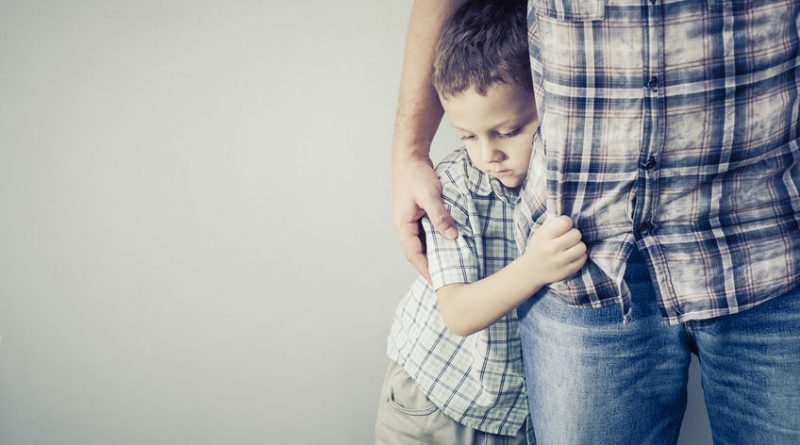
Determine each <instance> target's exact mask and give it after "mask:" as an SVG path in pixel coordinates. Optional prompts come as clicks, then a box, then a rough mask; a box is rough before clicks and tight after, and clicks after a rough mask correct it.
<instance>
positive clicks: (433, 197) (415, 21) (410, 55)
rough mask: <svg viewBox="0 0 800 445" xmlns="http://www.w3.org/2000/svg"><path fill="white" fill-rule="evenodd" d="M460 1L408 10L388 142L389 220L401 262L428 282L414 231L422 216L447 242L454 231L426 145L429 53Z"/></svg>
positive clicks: (431, 102) (436, 117) (436, 111)
mask: <svg viewBox="0 0 800 445" xmlns="http://www.w3.org/2000/svg"><path fill="white" fill-rule="evenodd" d="M464 1H465V0H444V1H442V0H416V1H415V2H414V6H413V7H412V9H411V17H410V19H409V24H408V31H407V35H406V49H405V56H404V61H403V72H402V78H401V81H400V99H399V104H398V108H397V117H396V121H395V133H394V140H393V143H392V215H393V216H392V219H393V221H394V225H395V229H396V230H397V232H398V234H399V235H400V242H401V244H402V246H403V250H404V252H405V254H406V257H407V258H408V260H409V261H410V262H411V264H412V265H413V266H414V268H415V269H417V271H418V272H419V273H420V274H421V275H422V276H424V277H426V278H427V279H428V280H429V281H430V275H429V274H428V260H427V258H426V257H425V252H424V250H423V245H422V241H421V239H420V236H421V235H422V234H421V233H420V231H419V220H420V218H422V216H423V215H425V214H427V215H428V217H429V218H430V220H431V221H432V223H433V226H434V228H435V229H436V230H437V231H439V232H440V233H442V234H444V235H445V237H446V238H448V239H453V238H455V237H456V235H457V233H458V232H457V231H456V229H455V227H454V225H453V221H452V219H451V218H450V216H449V215H448V214H447V212H446V211H445V209H444V207H443V206H442V202H441V199H440V197H439V196H440V193H441V186H440V184H439V181H438V179H437V178H436V174H435V173H434V171H433V166H432V164H431V161H430V158H429V153H430V144H431V141H432V140H433V136H434V135H435V134H436V129H437V128H438V127H439V122H440V121H441V119H442V114H443V110H442V105H441V103H440V102H439V98H438V96H437V95H436V92H435V91H434V89H433V85H432V84H431V74H432V71H433V52H434V48H435V47H436V43H437V41H438V40H439V35H440V34H441V30H442V28H443V27H444V24H445V23H446V22H447V20H448V19H449V18H450V16H451V15H452V14H453V12H455V10H456V9H458V7H459V6H461V4H463V3H464Z"/></svg>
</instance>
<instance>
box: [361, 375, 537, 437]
mask: <svg viewBox="0 0 800 445" xmlns="http://www.w3.org/2000/svg"><path fill="white" fill-rule="evenodd" d="M527 443H528V442H527V440H526V438H525V425H523V426H522V428H520V431H519V432H518V433H517V435H516V436H515V437H511V436H503V435H499V434H491V433H485V432H483V431H478V430H476V429H473V428H470V427H468V426H464V425H462V424H460V423H458V422H456V421H455V420H453V419H451V418H450V417H448V416H447V415H445V414H444V413H443V412H442V411H441V410H440V409H439V408H437V407H436V405H434V404H433V403H432V402H431V401H430V400H428V398H427V397H425V394H423V392H422V391H421V390H420V389H419V387H417V385H416V383H414V380H413V379H411V377H409V376H408V374H407V373H406V372H405V371H404V370H403V368H402V367H401V366H399V365H398V364H397V363H395V362H394V361H391V362H390V363H389V370H388V371H387V372H386V377H385V378H384V380H383V389H382V390H381V402H380V405H379V407H378V420H377V422H376V424H375V444H376V445H406V444H408V445H410V444H414V445H419V444H426V445H494V444H497V445H526V444H527Z"/></svg>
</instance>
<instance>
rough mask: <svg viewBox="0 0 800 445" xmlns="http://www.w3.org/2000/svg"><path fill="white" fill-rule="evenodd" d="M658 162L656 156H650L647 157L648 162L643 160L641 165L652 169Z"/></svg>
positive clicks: (646, 168)
mask: <svg viewBox="0 0 800 445" xmlns="http://www.w3.org/2000/svg"><path fill="white" fill-rule="evenodd" d="M656 164H657V162H656V158H654V157H653V156H650V158H649V159H647V162H642V163H641V164H640V165H641V167H642V168H643V169H645V170H652V169H653V167H655V166H656Z"/></svg>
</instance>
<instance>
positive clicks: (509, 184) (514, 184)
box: [497, 178, 522, 189]
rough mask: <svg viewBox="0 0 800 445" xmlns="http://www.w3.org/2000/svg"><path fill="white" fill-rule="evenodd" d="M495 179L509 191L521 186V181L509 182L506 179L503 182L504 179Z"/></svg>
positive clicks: (512, 180)
mask: <svg viewBox="0 0 800 445" xmlns="http://www.w3.org/2000/svg"><path fill="white" fill-rule="evenodd" d="M497 179H499V180H500V183H501V184H503V185H504V186H506V187H508V188H510V189H515V188H517V187H519V186H521V185H522V179H511V180H507V179H506V180H504V179H500V178H497Z"/></svg>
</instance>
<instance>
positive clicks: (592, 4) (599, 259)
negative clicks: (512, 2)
mask: <svg viewBox="0 0 800 445" xmlns="http://www.w3.org/2000/svg"><path fill="white" fill-rule="evenodd" d="M798 13H800V2H798V1H778V0H769V1H765V0H703V1H699V0H636V1H634V0H530V2H529V15H528V18H529V43H530V54H531V66H532V69H533V80H534V90H535V92H536V101H537V105H538V107H539V113H540V118H541V127H540V128H541V133H540V134H539V135H537V138H536V139H535V140H534V147H535V153H534V156H533V157H532V161H531V171H530V172H529V175H528V178H529V182H528V183H527V184H526V185H525V186H524V189H523V190H522V192H521V198H520V203H519V204H518V205H517V210H516V214H515V217H514V218H515V226H516V227H515V232H516V236H517V245H518V247H520V248H521V249H522V248H524V247H525V241H526V240H527V238H528V236H529V234H530V232H531V230H535V229H536V228H537V227H538V226H539V225H540V224H541V222H542V221H544V219H545V218H546V215H547V214H551V215H557V214H564V215H568V216H570V217H572V218H573V219H574V220H575V221H576V225H577V227H578V229H580V230H581V232H582V233H583V237H584V241H586V243H587V245H588V246H589V256H590V260H591V261H590V262H589V263H587V264H588V265H587V267H585V268H584V269H583V271H582V272H581V273H580V274H579V275H577V276H576V277H574V278H572V279H570V280H567V281H566V282H561V283H557V284H554V285H552V286H551V290H552V291H553V292H554V293H556V294H557V295H559V296H560V297H561V298H562V299H563V300H565V301H566V302H568V303H572V304H577V305H591V306H594V307H597V306H600V305H605V304H611V303H617V304H622V309H623V313H625V314H626V316H627V314H628V313H629V312H628V311H629V309H630V295H629V291H628V289H627V288H626V286H625V284H624V282H623V280H622V277H623V274H624V270H623V269H624V264H625V260H626V258H627V257H628V255H629V253H630V252H631V249H632V248H634V246H635V245H636V246H638V247H640V248H642V249H644V250H646V255H645V256H646V257H647V259H648V260H647V261H648V265H649V266H650V270H651V273H652V275H653V278H654V282H655V284H656V290H657V293H658V295H659V300H660V304H661V307H662V315H663V316H664V317H665V318H666V319H667V320H668V321H669V322H670V323H673V324H674V323H679V322H683V321H687V320H693V319H707V318H711V317H716V316H720V315H725V314H731V313H735V312H739V311H742V310H745V309H748V308H750V307H753V306H755V305H757V304H759V303H762V302H764V301H766V300H768V299H770V298H773V297H776V296H779V295H781V294H783V293H786V292H787V291H789V290H791V289H792V288H794V287H796V286H797V285H798V284H800V231H799V230H800V193H799V192H798V189H800V149H799V148H798V137H799V136H800V134H798V130H800V40H799V37H798V28H797V20H798ZM540 175H541V176H540ZM537 179H540V180H537ZM626 319H627V318H626Z"/></svg>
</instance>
